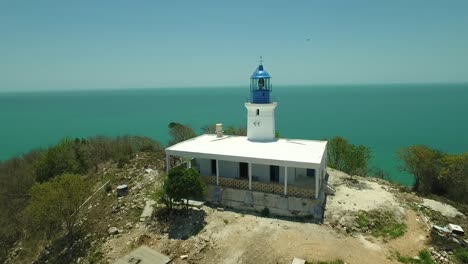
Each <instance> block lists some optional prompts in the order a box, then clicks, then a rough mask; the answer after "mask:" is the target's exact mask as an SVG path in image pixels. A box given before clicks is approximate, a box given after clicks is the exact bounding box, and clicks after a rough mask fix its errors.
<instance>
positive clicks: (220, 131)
mask: <svg viewBox="0 0 468 264" xmlns="http://www.w3.org/2000/svg"><path fill="white" fill-rule="evenodd" d="M223 132H224V131H223V124H221V123H219V124H216V137H218V138H220V137H222V136H223Z"/></svg>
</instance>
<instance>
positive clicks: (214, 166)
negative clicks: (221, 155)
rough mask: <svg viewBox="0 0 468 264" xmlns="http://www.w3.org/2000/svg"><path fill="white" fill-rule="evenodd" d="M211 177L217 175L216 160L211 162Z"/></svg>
mask: <svg viewBox="0 0 468 264" xmlns="http://www.w3.org/2000/svg"><path fill="white" fill-rule="evenodd" d="M211 175H216V160H211Z"/></svg>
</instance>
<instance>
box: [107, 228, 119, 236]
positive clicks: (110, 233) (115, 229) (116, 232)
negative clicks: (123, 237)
mask: <svg viewBox="0 0 468 264" xmlns="http://www.w3.org/2000/svg"><path fill="white" fill-rule="evenodd" d="M107 233H109V235H117V234H118V233H120V230H119V229H118V228H117V227H114V226H113V227H110V228H109V230H107Z"/></svg>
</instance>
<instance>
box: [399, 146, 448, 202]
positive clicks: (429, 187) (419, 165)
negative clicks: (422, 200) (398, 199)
mask: <svg viewBox="0 0 468 264" xmlns="http://www.w3.org/2000/svg"><path fill="white" fill-rule="evenodd" d="M397 155H398V157H399V158H400V160H401V161H402V163H403V164H402V167H401V168H402V170H403V171H406V172H408V173H411V174H413V175H414V177H415V182H414V185H413V189H414V190H415V191H418V192H421V193H425V194H428V193H441V192H443V190H442V189H443V186H444V185H443V183H442V182H440V178H439V175H440V171H441V167H442V158H443V156H444V154H443V153H442V152H440V151H438V150H434V149H431V148H429V147H426V146H422V145H412V146H409V147H406V148H401V149H399V150H398V152H397Z"/></svg>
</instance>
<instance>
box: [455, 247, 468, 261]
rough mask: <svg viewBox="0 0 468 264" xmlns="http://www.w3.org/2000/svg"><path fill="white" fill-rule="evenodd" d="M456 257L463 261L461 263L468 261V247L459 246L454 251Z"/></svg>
mask: <svg viewBox="0 0 468 264" xmlns="http://www.w3.org/2000/svg"><path fill="white" fill-rule="evenodd" d="M454 253H455V254H454V255H455V257H456V258H457V259H458V260H459V261H460V262H461V263H468V249H466V248H458V249H457V250H455V252H454Z"/></svg>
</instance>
